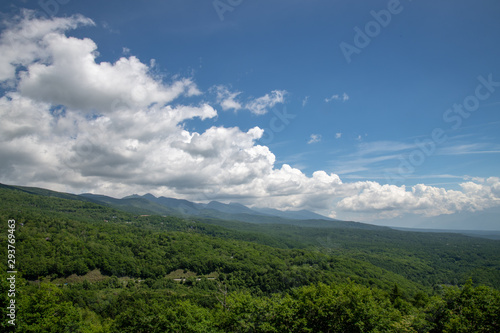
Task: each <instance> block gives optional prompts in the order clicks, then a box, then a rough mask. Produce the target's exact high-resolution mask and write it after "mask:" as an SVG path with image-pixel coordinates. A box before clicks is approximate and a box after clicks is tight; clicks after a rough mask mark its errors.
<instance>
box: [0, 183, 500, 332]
mask: <svg viewBox="0 0 500 333" xmlns="http://www.w3.org/2000/svg"><path fill="white" fill-rule="evenodd" d="M0 202H1V204H0V219H1V220H2V221H5V222H6V221H7V220H8V219H15V220H16V222H17V223H16V231H15V235H16V266H17V269H18V271H19V273H18V274H19V275H18V279H17V288H18V293H17V296H16V302H17V318H16V320H17V329H18V331H22V332H170V331H171V332H498V331H500V327H499V325H500V318H499V316H500V292H499V291H498V288H499V287H500V262H499V258H498V255H497V253H498V250H499V247H500V242H499V241H492V240H485V239H479V238H471V237H465V236H459V235H451V234H420V233H405V232H400V231H395V230H390V229H382V228H374V229H363V228H355V227H352V228H344V227H342V228H319V227H317V226H314V227H304V226H283V225H258V224H248V223H240V222H228V221H220V220H209V219H205V220H203V219H198V220H193V219H181V218H176V217H167V216H141V215H137V214H133V213H130V212H123V211H120V210H117V209H113V208H112V207H108V206H102V205H98V204H95V203H92V202H88V201H82V200H80V199H79V198H78V197H74V196H70V195H64V194H54V192H47V193H38V194H33V193H27V192H26V191H20V190H15V189H12V188H5V187H3V188H0ZM6 229H7V223H1V224H0V231H1V234H2V235H5V234H6ZM6 239H7V238H5V237H4V238H3V239H0V255H1V256H2V257H3V258H6V257H7V252H6V250H7V246H6ZM2 244H3V245H2ZM5 264H6V262H5V261H2V264H1V270H2V273H1V274H2V275H1V283H0V308H1V315H2V318H6V308H7V302H8V301H9V299H8V297H7V292H8V288H9V285H8V282H7V280H6V275H5V272H6V271H7V269H6V266H5ZM89 272H97V273H96V274H98V277H99V278H98V279H95V280H93V279H91V278H89V276H90V275H89ZM176 274H177V275H178V276H177V275H176ZM174 275H175V276H174ZM72 277H73V280H72V279H71V278H72ZM174 277H177V279H176V280H174ZM0 327H1V330H2V331H8V330H9V329H12V327H10V326H9V325H8V323H7V321H6V320H2V321H1V324H0Z"/></svg>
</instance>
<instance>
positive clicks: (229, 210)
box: [84, 193, 338, 221]
mask: <svg viewBox="0 0 500 333" xmlns="http://www.w3.org/2000/svg"><path fill="white" fill-rule="evenodd" d="M84 196H85V195H84ZM130 198H143V199H147V200H150V201H152V202H155V203H157V204H160V205H162V206H164V207H167V208H170V209H173V210H177V211H179V212H180V213H182V214H184V215H203V214H206V213H207V211H210V210H215V211H218V212H221V213H226V214H250V215H258V216H273V217H280V218H284V219H293V220H327V221H338V220H335V219H331V218H329V217H326V216H323V215H320V214H316V213H314V212H311V211H308V210H297V211H282V210H278V209H272V208H249V207H247V206H245V205H242V204H240V203H236V202H230V203H228V204H226V203H222V202H219V201H210V202H209V203H207V204H203V203H195V202H191V201H188V200H184V199H174V198H166V197H158V198H157V197H155V196H154V195H152V194H150V193H147V194H145V195H143V196H140V195H137V194H134V195H132V196H128V197H125V198H123V199H130ZM123 199H122V200H123Z"/></svg>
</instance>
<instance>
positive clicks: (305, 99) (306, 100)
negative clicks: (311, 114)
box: [302, 96, 309, 107]
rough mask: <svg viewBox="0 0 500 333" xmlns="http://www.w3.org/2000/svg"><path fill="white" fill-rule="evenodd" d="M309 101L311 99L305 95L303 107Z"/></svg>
mask: <svg viewBox="0 0 500 333" xmlns="http://www.w3.org/2000/svg"><path fill="white" fill-rule="evenodd" d="M308 101H309V96H306V97H304V99H303V100H302V107H304V106H306V105H307V102H308Z"/></svg>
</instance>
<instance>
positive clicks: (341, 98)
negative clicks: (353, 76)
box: [325, 93, 350, 103]
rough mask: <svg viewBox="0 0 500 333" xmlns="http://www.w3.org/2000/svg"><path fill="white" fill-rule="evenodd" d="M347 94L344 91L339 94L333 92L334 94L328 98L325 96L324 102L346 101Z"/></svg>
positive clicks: (347, 98)
mask: <svg viewBox="0 0 500 333" xmlns="http://www.w3.org/2000/svg"><path fill="white" fill-rule="evenodd" d="M349 98H350V97H349V95H347V94H346V93H343V94H342V95H339V94H335V95H332V96H331V97H329V98H325V102H326V103H330V102H331V101H342V102H346V101H348V100H349Z"/></svg>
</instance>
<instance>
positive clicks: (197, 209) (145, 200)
mask: <svg viewBox="0 0 500 333" xmlns="http://www.w3.org/2000/svg"><path fill="white" fill-rule="evenodd" d="M0 188H8V189H12V190H20V191H23V192H27V193H31V194H37V195H41V196H47V197H57V198H61V199H69V200H79V201H86V202H93V203H97V204H102V205H108V206H111V207H114V208H116V209H119V210H122V211H125V212H129V213H133V214H141V215H164V216H167V215H168V216H177V217H183V218H196V219H199V220H201V221H206V222H209V221H216V220H225V221H228V223H231V221H239V222H246V223H256V224H286V225H294V226H303V227H317V228H348V229H352V228H355V229H385V228H386V227H379V226H375V225H371V224H365V223H360V222H352V221H341V220H334V219H331V218H328V217H325V216H322V215H319V214H316V213H313V212H310V211H307V210H299V211H280V210H277V209H270V208H249V207H247V206H244V205H242V204H240V203H234V202H231V203H228V204H226V203H221V202H218V201H211V202H209V203H196V202H191V201H188V200H184V199H175V198H166V197H159V198H157V197H155V196H154V195H152V194H149V193H148V194H145V195H142V196H141V195H137V194H134V195H130V196H126V197H123V198H121V199H117V198H113V197H110V196H106V195H100V194H92V193H84V194H80V195H76V194H70V193H64V192H57V191H52V190H48V189H43V188H37V187H26V186H17V185H4V184H0Z"/></svg>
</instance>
